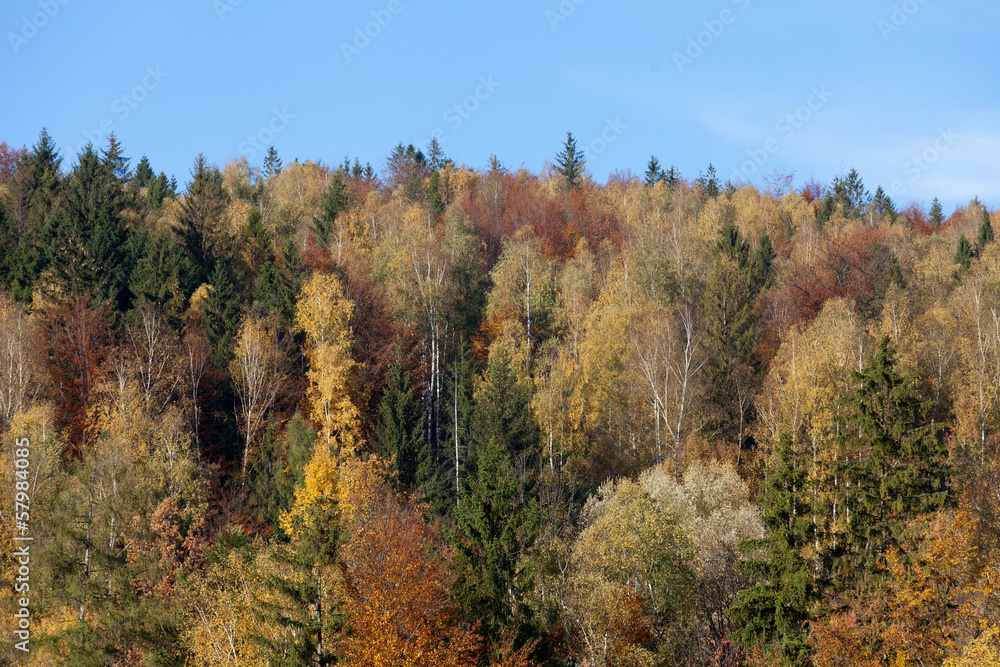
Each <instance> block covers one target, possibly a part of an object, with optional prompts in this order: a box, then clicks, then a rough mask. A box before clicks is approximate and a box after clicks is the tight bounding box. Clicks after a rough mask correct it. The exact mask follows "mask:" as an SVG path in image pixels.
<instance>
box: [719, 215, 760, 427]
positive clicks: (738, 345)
mask: <svg viewBox="0 0 1000 667" xmlns="http://www.w3.org/2000/svg"><path fill="white" fill-rule="evenodd" d="M713 253H714V254H715V263H714V266H713V268H712V272H711V274H710V275H709V280H708V284H707V285H706V288H705V290H704V292H703V295H702V313H703V315H704V318H705V320H706V323H707V326H708V331H707V333H708V335H707V339H706V343H707V345H708V348H709V350H710V351H711V357H710V359H709V362H708V364H707V365H706V367H705V370H706V371H707V372H708V376H709V387H710V388H709V390H708V392H707V398H708V399H709V403H710V405H711V406H712V408H713V410H712V413H713V415H714V416H713V417H712V418H711V419H710V421H709V426H710V428H712V429H713V430H715V431H716V433H717V434H718V435H719V436H721V437H722V438H725V439H727V440H729V441H731V442H735V443H736V444H737V445H738V446H740V447H742V446H743V444H744V443H743V440H744V439H745V438H746V437H747V432H748V427H749V425H750V422H751V421H752V420H753V415H754V412H753V403H752V401H750V400H749V398H748V397H749V396H752V395H753V390H754V388H755V387H756V386H757V383H758V382H759V380H760V373H761V360H760V357H759V354H758V351H757V348H758V345H759V342H760V337H761V334H762V329H761V325H760V318H759V317H758V316H757V314H756V312H755V310H754V308H755V306H756V304H757V297H758V295H759V293H760V290H761V289H763V288H764V287H765V286H766V285H767V283H768V281H769V279H770V273H771V269H770V267H771V263H772V262H773V259H774V250H773V248H771V243H770V238H769V237H767V236H766V235H765V236H762V237H761V240H760V243H758V249H757V251H756V252H755V253H754V255H753V256H752V257H751V254H750V245H749V243H747V242H746V241H745V240H743V237H742V234H740V232H739V229H737V227H736V225H735V224H734V223H733V222H732V221H731V220H730V221H729V222H727V223H726V224H725V225H724V226H723V228H722V230H721V231H720V233H719V238H718V239H717V240H716V244H715V247H714V249H713Z"/></svg>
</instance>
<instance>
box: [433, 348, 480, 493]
mask: <svg viewBox="0 0 1000 667" xmlns="http://www.w3.org/2000/svg"><path fill="white" fill-rule="evenodd" d="M471 357H472V354H471V352H470V350H469V343H468V339H467V338H465V339H461V340H460V341H459V343H458V349H457V350H456V351H455V356H454V357H453V358H452V360H451V363H450V364H448V368H447V371H446V372H447V375H446V377H445V382H444V400H443V403H444V408H445V409H444V410H443V411H442V412H443V414H442V417H443V418H442V420H441V433H442V437H441V446H442V453H443V455H444V457H445V458H446V459H447V460H448V461H449V462H450V463H451V470H450V473H449V481H448V488H449V492H448V494H447V496H448V497H449V498H450V499H451V501H452V502H454V501H456V500H457V499H458V497H459V496H460V495H461V490H462V485H463V483H464V482H465V481H466V478H467V476H468V474H469V454H470V452H471V451H472V445H471V443H472V438H473V434H472V420H473V417H472V415H473V409H474V405H475V404H474V402H473V398H472V397H473V393H474V392H475V386H476V375H475V370H474V368H473V365H472V358H471Z"/></svg>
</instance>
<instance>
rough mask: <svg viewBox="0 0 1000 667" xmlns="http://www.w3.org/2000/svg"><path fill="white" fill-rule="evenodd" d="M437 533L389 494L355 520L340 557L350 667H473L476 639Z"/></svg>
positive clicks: (478, 643) (346, 654) (417, 511)
mask: <svg viewBox="0 0 1000 667" xmlns="http://www.w3.org/2000/svg"><path fill="white" fill-rule="evenodd" d="M450 557H451V556H450V553H449V552H448V551H447V549H446V547H445V545H444V540H443V539H442V538H441V535H440V532H439V531H437V530H436V529H434V528H433V527H431V526H429V525H427V524H426V523H425V522H424V519H423V516H422V513H421V511H420V508H419V507H416V506H414V505H409V504H406V503H404V502H401V501H400V500H399V499H398V498H395V497H392V496H391V495H389V494H388V493H383V494H382V495H381V496H380V497H377V498H375V499H374V500H373V501H372V502H371V504H370V505H369V506H368V507H367V508H366V511H365V512H364V514H363V515H359V516H357V517H356V525H355V528H354V535H353V538H352V540H351V541H350V543H349V544H348V546H347V548H346V549H345V557H344V564H343V569H344V581H345V589H346V594H347V600H348V609H349V621H348V625H349V633H348V636H347V638H346V639H345V640H344V642H343V644H342V647H341V649H342V651H343V653H344V657H345V658H346V661H347V662H348V664H352V665H370V666H372V667H376V666H383V665H384V666H385V667H389V666H390V665H392V666H396V665H405V666H413V667H417V666H421V665H426V666H427V667H432V666H435V667H436V666H441V667H448V666H452V665H453V666H459V665H474V664H476V659H477V657H478V654H479V652H480V650H481V640H480V638H479V636H478V634H477V633H476V632H475V630H474V629H473V628H468V627H464V626H463V625H462V624H461V623H460V619H459V616H458V609H457V607H456V605H455V604H454V602H453V601H452V600H451V598H450V591H451V588H452V586H453V584H454V576H453V575H451V574H450V573H449V572H448V563H449V560H450Z"/></svg>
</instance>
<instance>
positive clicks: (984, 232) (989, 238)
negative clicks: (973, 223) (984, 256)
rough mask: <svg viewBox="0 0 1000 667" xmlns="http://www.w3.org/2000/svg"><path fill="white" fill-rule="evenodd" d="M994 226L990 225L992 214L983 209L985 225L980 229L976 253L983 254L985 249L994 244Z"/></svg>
mask: <svg viewBox="0 0 1000 667" xmlns="http://www.w3.org/2000/svg"><path fill="white" fill-rule="evenodd" d="M993 238H994V234H993V225H992V224H991V223H990V213H989V211H987V210H986V209H985V208H984V209H983V224H982V225H980V227H979V236H978V237H977V238H976V251H977V253H978V252H981V251H982V249H983V248H985V247H986V246H987V245H989V244H990V243H992V242H993Z"/></svg>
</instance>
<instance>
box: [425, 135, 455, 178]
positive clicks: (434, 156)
mask: <svg viewBox="0 0 1000 667" xmlns="http://www.w3.org/2000/svg"><path fill="white" fill-rule="evenodd" d="M449 162H451V160H449V159H448V156H446V155H445V154H444V149H442V148H441V144H440V143H439V142H438V140H437V137H434V138H433V139H431V143H430V145H429V146H427V166H428V167H430V169H431V171H441V170H442V169H444V167H445V165H446V164H448V163H449Z"/></svg>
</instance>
